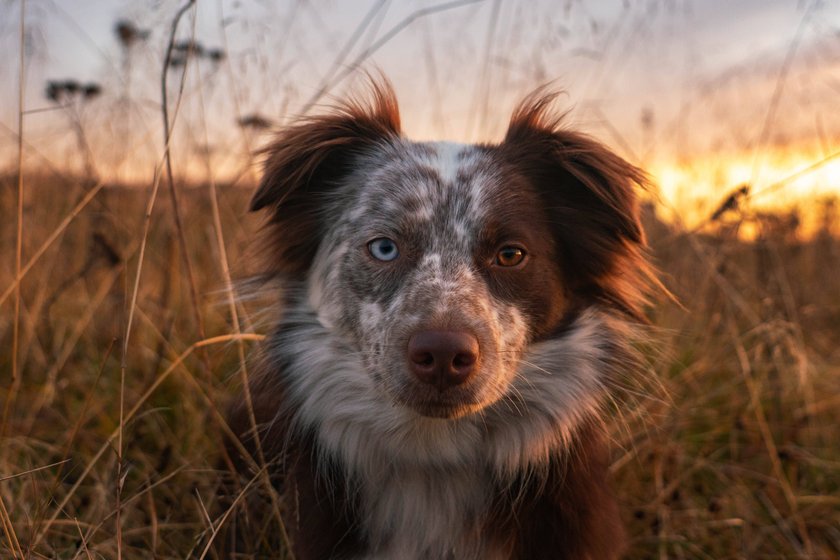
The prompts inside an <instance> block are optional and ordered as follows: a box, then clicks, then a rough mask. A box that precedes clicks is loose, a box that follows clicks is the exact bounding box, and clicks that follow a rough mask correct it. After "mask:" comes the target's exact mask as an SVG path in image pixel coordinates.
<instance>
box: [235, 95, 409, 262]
mask: <svg viewBox="0 0 840 560" xmlns="http://www.w3.org/2000/svg"><path fill="white" fill-rule="evenodd" d="M370 89H371V93H370V98H369V100H362V101H360V100H357V99H355V100H349V101H346V102H345V103H343V104H342V105H340V106H339V107H336V108H335V110H334V111H333V112H332V113H330V114H327V115H321V116H315V117H307V118H304V119H301V120H300V121H298V122H297V123H296V124H294V125H292V126H290V127H289V128H286V129H285V130H282V131H280V132H279V133H278V135H277V137H276V138H275V140H274V141H273V142H272V143H271V144H270V145H269V146H268V147H266V148H265V149H264V150H263V151H264V153H266V154H267V159H266V162H265V167H264V171H263V178H262V182H261V183H260V186H259V187H258V188H257V191H256V193H255V194H254V197H253V198H252V199H251V206H250V209H251V211H257V210H268V211H269V212H271V214H270V218H269V222H268V229H269V236H270V240H269V242H268V243H266V251H267V252H268V253H270V259H271V262H270V265H271V268H273V269H274V272H282V273H286V274H291V275H292V276H300V275H302V274H303V273H305V272H306V271H307V270H308V269H309V266H310V265H311V263H312V259H313V257H314V255H315V252H316V250H317V249H318V244H319V243H320V241H321V238H322V236H323V234H324V226H325V224H326V223H327V220H328V218H327V217H326V216H324V215H323V214H324V209H325V206H326V205H327V204H328V202H329V200H330V199H331V198H332V197H333V196H334V195H336V194H337V192H336V191H337V190H338V189H339V188H340V186H341V179H342V178H343V177H345V176H347V175H348V174H349V173H350V172H351V171H352V168H353V165H354V163H355V162H356V161H357V159H358V157H359V156H360V155H363V154H364V153H366V152H368V151H370V150H371V149H372V148H374V147H375V146H376V145H378V144H381V143H382V142H385V141H387V140H388V139H389V138H394V137H397V136H399V135H400V118H399V109H398V107H397V101H396V98H395V96H394V93H393V90H392V89H391V87H390V85H389V84H387V83H386V82H382V83H379V84H377V83H372V84H371V88H370Z"/></svg>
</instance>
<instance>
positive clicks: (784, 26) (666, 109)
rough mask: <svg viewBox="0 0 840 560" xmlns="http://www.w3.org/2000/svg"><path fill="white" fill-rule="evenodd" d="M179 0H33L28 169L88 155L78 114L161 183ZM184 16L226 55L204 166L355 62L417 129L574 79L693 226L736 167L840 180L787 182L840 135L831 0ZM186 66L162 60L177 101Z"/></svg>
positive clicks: (196, 147) (88, 129) (779, 190)
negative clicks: (250, 123)
mask: <svg viewBox="0 0 840 560" xmlns="http://www.w3.org/2000/svg"><path fill="white" fill-rule="evenodd" d="M179 5H180V3H178V2H173V1H169V0H165V1H161V2H153V3H145V2H143V3H137V2H127V1H105V0H93V1H85V2H81V1H70V0H28V1H27V2H26V13H27V18H26V33H27V34H26V44H27V48H26V50H25V55H26V98H25V108H26V109H27V110H29V111H32V112H30V113H27V114H26V115H25V126H24V138H25V140H26V146H27V151H26V162H27V165H28V167H29V168H33V169H42V170H43V169H55V170H67V169H73V170H76V171H78V170H80V169H81V167H80V166H81V163H80V161H81V160H82V159H83V158H81V157H80V155H79V153H80V152H79V150H80V148H79V143H78V141H77V136H75V135H74V133H73V127H74V126H75V125H76V124H81V127H82V129H83V130H84V131H85V141H86V142H87V143H88V144H89V145H90V149H91V152H92V154H93V157H92V160H93V162H94V165H95V166H96V168H97V169H98V170H99V172H100V173H101V174H103V175H106V176H110V177H114V178H123V179H134V180H140V181H148V180H149V178H150V177H151V176H152V174H153V170H154V166H155V164H156V162H157V161H159V158H160V154H161V150H162V139H161V137H162V133H161V125H160V122H161V118H160V114H159V103H160V92H159V89H160V85H159V79H160V78H159V75H160V67H161V64H162V60H163V52H164V47H165V44H166V40H167V35H168V30H169V27H170V22H171V19H172V16H173V14H174V13H175V11H176V10H177V8H178V6H179ZM19 6H20V0H16V1H11V2H8V1H7V2H3V3H2V4H0V52H3V53H5V57H4V60H3V63H2V65H0V166H2V167H3V168H4V169H6V168H14V166H15V165H16V146H17V136H16V131H17V112H18V100H17V96H18V94H17V88H18V85H17V84H18V55H19V46H18V45H19V43H18V41H19V26H18V18H19ZM148 6H152V7H148ZM424 10H426V11H424ZM189 14H190V17H187V18H185V19H184V21H183V22H182V24H181V28H180V33H179V37H181V38H188V37H190V36H194V38H195V40H196V41H198V42H200V43H201V44H203V45H204V46H206V47H208V48H220V49H223V50H224V51H225V52H226V53H227V55H228V56H227V58H226V59H225V60H224V61H223V62H222V63H221V64H215V63H212V62H210V61H201V62H198V63H197V64H192V65H191V66H188V71H187V77H186V83H185V94H184V100H183V103H182V107H181V111H180V114H179V116H178V119H179V121H178V124H177V125H176V129H177V131H178V135H177V136H176V144H175V149H176V151H175V155H176V158H175V164H176V167H177V168H178V169H180V170H181V173H182V174H185V175H191V176H192V177H194V178H198V179H201V178H203V177H205V176H206V175H207V173H213V174H214V175H215V176H218V177H219V178H225V177H229V176H231V175H235V174H238V173H241V170H242V166H243V165H244V163H245V162H246V161H247V158H246V153H247V150H248V148H249V147H250V148H252V149H253V148H254V147H256V146H258V145H259V143H260V141H261V140H262V137H261V136H259V135H258V134H256V133H254V132H249V131H243V130H240V128H239V127H238V126H237V125H236V122H237V119H238V118H239V116H243V115H249V114H260V115H262V116H264V117H267V118H269V119H271V120H273V121H275V122H277V123H282V122H284V121H285V120H287V119H289V118H290V117H291V116H293V115H295V114H298V113H300V112H301V111H302V110H303V109H304V108H305V107H306V106H307V104H308V102H309V101H312V100H313V98H314V96H315V94H316V92H317V91H318V90H319V88H320V87H321V86H323V85H327V86H328V90H329V93H330V94H332V95H340V94H341V93H342V92H343V91H346V89H347V88H352V86H353V85H354V83H356V84H357V83H358V81H359V73H358V72H353V71H352V70H353V69H354V68H355V66H356V64H357V63H359V64H361V65H362V67H363V68H366V69H369V70H370V69H375V68H378V69H381V71H382V72H383V73H384V74H386V75H387V76H388V77H389V78H390V79H391V81H392V82H393V83H394V86H395V89H396V91H397V94H398V96H399V98H400V103H401V108H402V115H403V123H404V128H405V130H406V133H407V134H408V135H409V136H411V137H414V138H418V139H451V140H458V141H493V140H498V139H499V138H500V137H501V135H502V134H503V133H504V127H505V124H506V121H507V118H508V116H509V114H510V110H511V108H512V107H513V105H514V104H515V102H516V100H517V99H518V98H520V97H521V96H522V95H523V94H525V93H527V92H528V91H530V90H531V89H533V88H535V87H537V86H539V85H541V84H544V83H546V82H550V83H551V84H552V86H553V87H554V88H556V89H562V90H564V91H565V92H566V93H565V94H564V95H563V96H562V97H561V98H560V100H559V104H558V106H559V108H561V109H569V110H570V111H571V112H570V115H569V123H570V125H571V126H575V127H577V128H580V129H582V130H584V131H586V132H589V133H591V134H592V135H594V136H596V137H598V138H599V139H601V140H603V141H604V142H606V143H607V144H608V145H610V146H611V147H612V148H613V149H615V150H616V151H618V152H619V153H620V154H621V155H623V156H624V157H625V158H627V159H628V160H630V161H632V162H634V163H636V164H638V165H641V166H643V167H645V168H646V169H648V170H649V171H650V172H651V174H652V175H653V176H654V178H655V180H656V182H657V184H658V186H659V188H660V191H661V194H662V198H663V201H664V203H665V206H666V207H671V208H673V209H675V210H676V212H677V213H678V215H679V216H680V217H682V218H683V219H684V220H685V221H686V222H687V223H689V225H690V224H691V223H696V222H697V221H698V220H701V219H702V218H703V216H705V215H707V214H708V213H709V212H710V211H711V210H713V209H714V207H715V205H716V204H717V203H719V202H720V200H721V199H723V198H724V197H725V196H726V194H727V193H728V192H730V191H732V190H733V189H734V188H735V187H737V186H738V185H739V184H741V183H749V184H752V185H753V189H754V191H758V192H759V194H757V195H756V196H755V198H754V200H753V201H752V203H753V204H755V205H756V208H762V207H766V206H767V207H773V206H779V205H784V204H789V203H791V202H797V203H800V204H804V203H805V201H810V200H812V199H813V198H814V197H818V196H824V195H827V194H831V193H838V192H840V158H838V159H836V160H831V161H829V162H827V163H825V164H824V165H822V166H821V167H819V168H818V169H816V170H815V171H813V172H809V173H807V174H804V175H803V176H802V177H800V178H799V179H797V180H795V181H792V182H787V183H784V184H783V185H778V186H774V185H775V183H776V182H777V181H779V180H781V179H784V178H786V177H788V176H790V175H791V174H793V173H795V172H797V171H799V170H801V169H804V168H806V167H807V166H809V165H812V164H813V163H814V162H817V161H820V160H822V159H823V158H825V157H827V156H829V155H831V154H833V153H835V152H837V151H838V150H840V109H839V108H840V103H838V99H840V3H838V2H828V1H825V2H820V1H808V2H806V1H800V0H739V1H731V0H729V1H724V0H694V1H692V0H670V1H668V0H666V1H655V0H644V1H636V0H624V1H621V0H615V1H613V0H609V1H597V2H596V1H594V0H588V1H587V0H579V1H574V0H569V1H556V0H555V1H549V0H537V1H529V2H525V1H518V2H516V1H513V0H483V1H481V0H477V1H473V2H469V1H468V0H464V1H462V2H458V1H456V2H447V1H443V0H437V1H436V0H425V1H421V0H409V1H397V0H364V1H362V0H359V1H343V2H339V1H337V0H334V1H321V0H309V1H291V0H290V1H284V2H268V1H251V2H248V1H245V0H237V1H231V0H218V1H215V2H210V1H200V2H198V8H197V10H196V11H192V12H190V13H189ZM193 14H195V17H194V18H193V17H192V15H193ZM119 19H128V20H130V21H132V22H134V23H135V24H136V25H137V27H138V28H140V29H144V30H149V31H150V35H149V37H148V38H147V39H146V40H145V41H142V42H140V43H138V44H136V45H135V46H133V47H132V49H131V51H130V52H125V51H124V50H122V49H121V47H120V45H119V43H118V41H117V40H116V37H115V35H114V32H113V28H114V24H115V22H116V21H117V20H119ZM180 75H181V74H180V70H179V71H173V72H170V74H169V80H170V83H171V84H174V85H172V86H171V87H170V91H171V92H172V93H171V96H172V97H173V98H174V97H176V92H177V83H178V80H179V79H180ZM70 78H73V79H76V80H78V81H80V82H82V83H87V82H96V83H99V84H101V85H102V87H103V91H104V93H103V95H102V96H101V97H100V98H99V99H97V100H95V101H92V102H89V103H85V104H81V103H76V104H74V105H73V106H72V107H65V108H63V109H58V110H49V111H41V109H49V108H50V107H51V103H50V101H48V100H47V99H46V97H45V95H44V90H45V85H46V82H47V80H66V79H70ZM317 101H318V102H319V103H321V104H327V103H329V101H330V97H329V96H325V97H323V98H321V99H317ZM53 107H54V105H53ZM312 110H315V111H317V110H318V105H316V106H315V108H314V109H312ZM208 157H209V162H210V164H211V165H210V167H209V170H208V166H207V161H208ZM248 176H252V175H250V174H249V175H248ZM762 190H764V191H765V192H760V191H762Z"/></svg>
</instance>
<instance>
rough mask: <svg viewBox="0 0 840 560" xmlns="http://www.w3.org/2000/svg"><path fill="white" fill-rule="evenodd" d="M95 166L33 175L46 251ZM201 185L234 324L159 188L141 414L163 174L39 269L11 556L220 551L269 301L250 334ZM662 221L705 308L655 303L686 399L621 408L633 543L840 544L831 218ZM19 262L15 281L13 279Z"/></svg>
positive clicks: (227, 206) (6, 486) (192, 213)
mask: <svg viewBox="0 0 840 560" xmlns="http://www.w3.org/2000/svg"><path fill="white" fill-rule="evenodd" d="M85 184H86V183H85V182H84V181H79V182H74V181H72V180H68V179H52V178H45V177H41V178H30V179H28V180H27V189H26V190H27V199H26V200H25V204H24V218H25V223H26V230H25V231H26V232H27V234H26V236H25V239H24V247H23V254H24V255H25V257H26V256H30V255H33V254H36V251H37V249H38V247H39V246H41V244H42V242H43V241H44V240H46V239H49V238H50V235H51V234H52V232H53V231H54V230H55V229H56V228H57V227H59V226H60V225H61V223H62V221H63V220H65V219H66V217H67V216H68V215H69V214H71V213H72V212H73V209H74V206H75V203H76V201H77V200H79V199H81V197H83V196H84V194H85V191H84V189H85V188H86V187H85ZM15 187H16V178H15V177H6V178H5V179H4V180H3V181H2V183H0V204H2V207H4V208H10V207H14V200H15V196H16V195H15ZM47 192H49V193H51V197H50V203H49V204H46V203H44V200H45V196H44V195H45V193H47ZM53 193H63V194H61V195H60V196H56V195H55V194H53ZM182 195H183V196H182V199H181V204H182V211H183V217H184V223H185V224H187V226H186V229H185V231H184V233H185V236H186V241H187V245H188V248H189V250H190V251H192V255H193V257H194V265H195V270H196V271H198V273H197V275H196V280H197V284H198V285H197V289H198V293H199V294H200V298H199V304H200V309H199V312H200V314H201V316H202V317H203V318H204V321H205V325H206V329H207V336H208V337H218V338H212V339H211V340H208V341H206V342H202V338H201V337H200V336H199V335H198V330H197V327H196V324H195V320H194V319H193V317H195V315H194V313H193V312H192V310H191V305H192V302H191V298H190V287H189V285H188V282H187V280H186V278H185V275H184V274H183V260H182V259H181V257H180V255H179V254H178V240H177V238H176V236H175V233H174V231H173V227H172V225H171V224H172V220H171V215H170V212H171V208H170V206H168V203H167V201H165V200H159V201H158V206H157V207H156V209H155V211H154V213H153V216H152V220H151V223H152V225H151V227H150V228H149V237H148V242H147V249H146V255H145V263H144V268H143V271H142V276H141V280H140V282H139V284H138V286H139V288H138V296H137V305H136V311H135V319H134V321H135V325H134V328H133V331H132V334H131V338H130V340H129V344H128V347H127V349H126V354H125V359H126V366H127V367H126V372H125V380H124V388H123V391H124V392H123V398H124V403H125V410H124V412H123V415H124V425H122V426H121V425H120V422H119V419H120V394H121V384H120V363H121V346H122V341H121V336H122V335H123V333H124V332H125V321H126V320H127V314H128V304H127V301H129V300H130V296H131V293H132V287H133V280H134V278H135V275H136V272H137V266H138V248H139V239H140V238H141V232H142V231H143V226H144V224H143V222H144V209H145V206H146V204H147V200H148V196H149V191H148V190H146V189H127V188H120V187H115V186H108V187H106V188H104V189H102V190H101V191H100V192H99V193H98V195H97V196H96V197H95V198H94V199H93V202H91V203H90V204H89V205H88V206H87V207H85V208H84V209H83V210H81V211H80V212H78V213H77V214H76V215H75V219H74V220H72V222H70V224H69V226H67V228H66V230H64V231H63V233H62V234H61V235H60V236H58V238H57V239H56V240H55V242H53V243H52V244H51V245H50V246H49V247H48V248H47V250H46V251H45V252H44V253H43V256H42V257H41V258H40V259H39V260H38V262H36V263H35V264H34V266H32V268H31V269H29V272H28V274H27V275H26V276H25V277H24V279H23V282H22V283H21V330H20V332H21V335H20V348H19V363H20V364H21V384H20V388H19V390H18V391H17V394H16V395H14V400H13V401H12V402H10V401H9V396H10V395H9V393H8V388H9V383H8V380H9V379H10V376H9V375H8V374H7V372H9V371H10V369H11V356H9V354H8V353H3V355H2V357H0V368H2V370H0V371H2V372H3V373H2V379H3V380H4V382H3V387H2V391H3V392H2V393H0V397H2V403H0V404H2V405H3V408H4V409H6V408H7V407H8V412H7V418H6V422H5V425H4V426H3V430H4V432H3V434H4V435H3V445H2V447H0V461H1V462H0V473H2V475H0V498H2V505H3V508H0V520H2V521H3V529H4V531H3V533H2V535H1V536H2V538H0V554H2V555H3V556H9V557H12V558H14V557H16V555H17V557H20V556H21V555H23V556H24V557H31V558H38V557H59V558H74V557H81V558H87V557H91V558H97V557H103V558H111V557H116V556H117V554H118V551H119V553H121V554H122V555H123V556H125V557H129V558H131V557H150V556H151V557H155V558H176V557H177V558H183V557H185V556H188V555H190V554H194V555H196V556H198V555H199V554H200V552H201V550H202V549H203V547H204V545H205V540H206V537H207V535H208V534H209V533H210V532H211V523H213V521H214V520H217V519H218V518H219V517H220V516H221V515H222V512H221V511H219V509H218V508H217V507H216V504H215V487H216V484H217V480H218V475H217V472H216V471H215V470H214V468H215V466H216V465H217V460H218V449H219V441H220V437H221V434H222V429H223V428H222V425H221V423H220V422H221V416H220V414H219V411H221V410H223V409H224V403H225V402H227V400H228V399H229V398H230V395H232V394H233V393H234V391H233V386H234V385H236V383H237V381H238V377H237V372H238V370H239V366H240V357H239V353H238V344H237V343H241V344H245V345H251V344H253V342H252V341H253V339H255V338H257V337H255V336H251V335H249V334H247V333H249V332H250V329H249V327H248V325H249V323H248V322H247V318H248V316H247V314H246V315H245V316H244V317H243V318H242V321H243V325H242V328H241V332H244V333H245V334H242V335H238V334H237V332H239V331H238V330H237V327H234V326H233V324H232V322H231V315H232V310H231V307H230V305H229V302H228V300H227V298H226V296H225V295H224V293H223V288H224V286H225V285H226V278H227V272H226V268H225V266H224V263H225V260H224V259H223V257H222V255H221V254H220V252H219V251H218V249H217V247H218V245H217V240H218V239H219V235H218V234H217V229H216V228H214V220H213V219H212V216H213V206H214V203H213V198H212V197H211V191H210V190H208V188H207V187H206V186H202V187H196V188H191V189H185V190H184V191H183V192H182ZM247 195H248V193H247V191H246V190H245V189H241V188H236V187H228V188H226V187H224V186H220V188H219V189H218V197H219V198H218V211H219V218H218V221H217V222H216V224H217V225H218V226H219V229H218V231H220V232H221V234H222V235H221V238H223V239H224V241H225V249H226V252H227V258H229V259H230V261H231V267H232V268H233V270H235V271H239V273H240V275H244V274H246V273H247V260H246V259H243V253H244V251H245V247H246V245H247V239H248V238H249V235H250V234H251V233H252V232H251V230H252V229H253V227H254V221H255V220H253V219H252V218H249V217H247V216H246V215H245V206H246V203H247ZM768 223H769V222H768ZM648 229H649V231H650V233H651V238H652V246H653V253H654V255H655V258H656V261H657V264H658V266H659V267H660V269H661V270H662V271H663V272H664V276H665V279H666V282H667V284H668V286H669V287H670V288H671V289H673V290H674V291H675V292H676V295H677V296H678V297H679V299H680V301H681V302H682V303H683V305H684V306H685V308H684V309H682V308H680V307H679V306H678V305H676V304H674V303H669V302H663V303H661V304H660V305H659V306H657V307H656V308H654V309H652V310H651V315H652V317H653V319H654V321H655V322H656V324H657V325H659V327H661V333H660V335H661V339H662V345H663V347H664V348H665V349H666V350H665V351H664V352H658V351H657V352H655V353H652V358H651V360H652V370H653V371H652V374H653V375H656V376H657V378H658V379H659V380H660V381H661V383H662V385H663V387H664V390H665V391H664V392H665V393H666V394H667V398H666V399H664V400H663V399H658V398H642V399H641V400H640V402H639V404H637V405H636V407H635V408H634V409H633V410H629V411H628V410H624V411H622V414H621V417H622V419H623V421H622V422H619V423H617V424H616V426H617V428H616V430H615V439H616V444H617V445H616V446H615V451H616V453H615V463H614V467H613V470H614V473H615V478H616V486H617V490H618V492H619V494H620V495H621V496H622V502H623V509H624V512H625V514H626V521H627V525H628V527H629V529H630V533H631V535H632V543H633V544H632V553H631V554H630V556H629V557H631V558H715V559H721V558H749V559H751V558H804V557H813V558H836V557H837V555H838V552H840V498H838V496H840V449H838V446H837V443H836V442H837V441H840V433H839V432H840V428H838V425H837V413H836V411H837V410H838V409H840V384H839V383H838V379H840V365H838V364H840V349H838V347H837V345H836V341H837V340H838V339H840V292H838V290H837V289H836V278H837V277H838V275H840V241H838V239H836V238H834V237H832V236H830V235H828V234H825V235H821V236H818V237H816V238H815V239H813V240H811V241H808V242H798V241H795V240H794V239H792V238H791V236H790V232H789V231H788V230H786V229H784V228H779V227H776V228H771V227H769V225H768V226H767V227H766V228H765V230H764V231H765V235H764V236H763V237H760V238H759V239H758V240H756V241H755V242H753V243H745V242H742V241H739V240H737V239H736V238H734V237H732V236H728V235H727V234H726V233H725V232H721V233H720V234H718V235H716V236H707V235H698V234H693V235H690V234H684V233H680V232H678V231H675V230H673V229H671V228H668V227H666V226H664V225H663V224H662V223H660V222H658V221H655V220H653V219H651V220H649V224H648ZM14 245H15V226H14V223H13V222H8V221H7V222H4V223H3V224H2V225H0V248H1V249H2V253H3V254H4V255H6V254H11V251H12V249H13V247H14ZM25 263H26V258H25V259H24V264H25ZM4 266H5V267H6V268H4V269H3V270H2V272H0V286H3V287H5V286H11V285H12V283H13V282H12V281H13V271H12V270H11V269H10V268H9V267H8V266H9V265H8V263H7V262H4ZM220 290H222V291H221V292H220ZM11 299H12V298H11V297H9V298H7V299H6V301H5V302H3V304H2V305H3V313H2V315H0V321H2V322H0V347H2V348H11V346H12V320H13V314H12V312H11V311H12V309H13V307H12V305H13V302H12V301H11ZM242 312H243V310H242V309H238V310H237V314H242ZM242 339H245V340H244V341H243V340H242ZM197 346H202V350H204V351H205V353H206V354H205V355H204V357H203V358H202V357H201V356H199V355H198V354H197V353H196V350H197ZM205 363H206V364H209V368H210V369H209V371H207V370H206V367H205ZM121 428H122V429H121ZM120 434H121V437H122V438H123V440H122V447H121V451H122V465H119V468H118V459H117V458H118V455H119V451H120V449H119V448H118V446H117V436H118V435H120ZM118 473H122V477H123V478H124V480H122V481H119V478H120V476H119V474H118ZM118 489H119V491H118ZM117 504H119V512H120V515H119V516H117ZM118 517H119V520H120V522H119V526H121V528H122V530H121V535H120V536H119V537H118V535H119V531H118V530H117V527H118V524H117V519H118ZM118 549H119V550H118ZM88 555H89V556H88Z"/></svg>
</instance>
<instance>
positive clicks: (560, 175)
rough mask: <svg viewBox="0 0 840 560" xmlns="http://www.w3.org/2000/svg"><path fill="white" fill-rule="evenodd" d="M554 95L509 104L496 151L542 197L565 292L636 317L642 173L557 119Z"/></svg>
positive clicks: (642, 280)
mask: <svg viewBox="0 0 840 560" xmlns="http://www.w3.org/2000/svg"><path fill="white" fill-rule="evenodd" d="M555 96H556V95H555V94H546V93H545V92H544V91H542V90H538V91H537V92H535V93H534V94H532V95H531V96H529V97H527V98H526V99H525V100H524V101H523V102H522V103H521V104H520V105H519V106H518V107H517V109H516V110H515V111H514V113H513V116H512V117H511V121H510V125H509V127H508V131H507V134H506V136H505V140H504V142H503V143H502V144H501V145H500V148H501V150H502V153H503V154H504V155H505V158H506V159H507V160H508V161H509V162H510V164H511V166H512V168H513V169H516V170H519V172H520V173H522V174H523V175H524V176H525V179H526V180H528V182H529V183H531V184H532V185H533V187H534V188H535V189H536V190H537V193H538V195H539V196H540V198H541V199H542V201H543V204H544V207H545V209H546V214H547V215H546V219H547V220H548V225H549V227H550V229H551V231H552V233H553V236H554V238H555V244H556V246H557V251H558V253H559V255H558V257H559V259H560V261H561V266H562V267H563V275H564V277H565V278H566V281H567V284H568V286H569V289H570V291H572V292H573V293H575V294H577V295H580V296H582V297H585V298H588V299H590V300H592V299H594V300H599V301H602V302H606V303H608V304H611V305H615V306H617V307H619V308H621V309H622V310H623V311H626V312H628V313H629V314H630V315H632V316H634V317H637V318H641V316H642V314H643V309H642V308H643V306H644V303H645V302H646V301H647V298H646V297H645V290H646V286H647V285H649V284H650V281H651V279H652V278H654V275H653V273H652V272H651V269H650V267H649V265H648V264H647V261H646V259H645V258H644V254H643V249H644V247H645V236H644V232H643V230H642V224H641V220H640V205H639V199H638V191H639V190H640V189H641V188H644V187H645V186H646V185H647V182H648V181H647V176H646V174H645V173H644V172H643V171H642V170H641V169H639V168H637V167H635V166H633V165H631V164H630V163H628V162H626V161H624V160H623V159H622V158H621V157H619V156H617V155H616V154H614V153H613V152H611V151H610V150H609V149H607V148H606V147H604V146H603V145H601V144H600V143H599V142H597V141H595V140H593V139H591V138H589V137H587V136H585V135H583V134H580V133H577V132H573V131H569V130H566V129H565V128H563V127H562V126H561V123H562V120H563V115H562V114H561V115H559V116H558V115H554V114H552V113H551V111H550V109H551V104H552V102H553V101H554V98H555Z"/></svg>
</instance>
